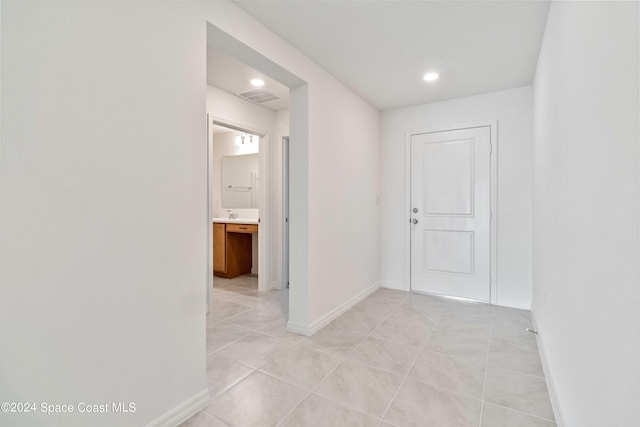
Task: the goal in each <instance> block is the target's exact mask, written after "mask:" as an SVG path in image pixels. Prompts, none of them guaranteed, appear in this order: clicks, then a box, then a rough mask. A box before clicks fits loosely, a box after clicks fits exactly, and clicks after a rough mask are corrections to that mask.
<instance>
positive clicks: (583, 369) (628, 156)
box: [532, 2, 640, 426]
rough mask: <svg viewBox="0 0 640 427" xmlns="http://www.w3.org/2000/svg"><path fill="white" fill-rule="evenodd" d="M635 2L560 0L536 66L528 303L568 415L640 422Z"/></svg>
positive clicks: (573, 419) (587, 421) (561, 412)
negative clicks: (531, 270) (530, 290)
mask: <svg viewBox="0 0 640 427" xmlns="http://www.w3.org/2000/svg"><path fill="white" fill-rule="evenodd" d="M638 12H639V11H638V3H637V2H553V3H552V5H551V9H550V12H549V18H548V22H547V27H546V30H545V35H544V41H543V44H542V48H541V51H540V57H539V61H538V67H537V71H536V76H535V82H534V112H535V144H534V151H535V160H534V246H533V248H534V249H533V254H534V257H533V261H534V263H533V265H534V274H533V279H534V282H533V283H534V288H533V290H534V300H533V310H532V311H533V314H534V316H535V319H536V322H537V328H538V342H539V345H540V350H541V354H542V358H543V360H544V361H545V365H546V366H545V371H546V376H547V381H548V382H549V384H550V386H551V388H552V390H553V391H554V395H555V396H556V417H557V418H559V419H560V421H564V424H565V425H567V426H603V425H606V426H637V425H639V424H640V405H638V402H640V391H639V388H640V373H639V372H640V347H639V342H638V339H639V337H640V326H639V322H638V321H639V309H640V300H639V289H640V286H639V280H638V279H639V278H638V267H639V259H638V257H639V255H640V254H639V253H638V243H639V239H638V232H639V230H638V219H639V209H638V191H639V186H638V141H639V137H640V133H639V124H638V119H639V114H640V110H639V107H638V102H639V99H638V98H639V95H638V89H639V87H638V85H639V75H638V43H639V33H638Z"/></svg>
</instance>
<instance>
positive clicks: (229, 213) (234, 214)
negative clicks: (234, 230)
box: [227, 209, 238, 219]
mask: <svg viewBox="0 0 640 427" xmlns="http://www.w3.org/2000/svg"><path fill="white" fill-rule="evenodd" d="M227 214H228V215H229V219H236V218H237V217H238V214H237V213H235V212H234V211H232V210H231V209H227Z"/></svg>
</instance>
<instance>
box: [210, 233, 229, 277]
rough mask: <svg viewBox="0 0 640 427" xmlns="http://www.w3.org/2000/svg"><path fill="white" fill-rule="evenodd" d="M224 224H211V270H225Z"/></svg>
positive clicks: (225, 235)
mask: <svg viewBox="0 0 640 427" xmlns="http://www.w3.org/2000/svg"><path fill="white" fill-rule="evenodd" d="M226 238H227V232H226V230H225V224H213V270H214V271H222V272H226V271H227V254H226Z"/></svg>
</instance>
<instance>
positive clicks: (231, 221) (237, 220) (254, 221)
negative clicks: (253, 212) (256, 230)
mask: <svg viewBox="0 0 640 427" xmlns="http://www.w3.org/2000/svg"><path fill="white" fill-rule="evenodd" d="M211 221H212V222H216V223H227V224H257V223H258V218H233V219H231V218H213V219H212V220H211Z"/></svg>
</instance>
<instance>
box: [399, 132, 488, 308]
mask: <svg viewBox="0 0 640 427" xmlns="http://www.w3.org/2000/svg"><path fill="white" fill-rule="evenodd" d="M411 289H412V290H415V291H421V292H429V293H434V294H440V295H447V296H454V297H461V298H469V299H473V300H478V301H486V302H489V300H490V295H491V133H490V127H478V128H470V129H461V130H452V131H446V132H434V133H425V134H420V135H412V136H411Z"/></svg>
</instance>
